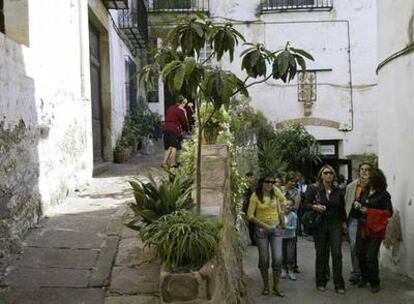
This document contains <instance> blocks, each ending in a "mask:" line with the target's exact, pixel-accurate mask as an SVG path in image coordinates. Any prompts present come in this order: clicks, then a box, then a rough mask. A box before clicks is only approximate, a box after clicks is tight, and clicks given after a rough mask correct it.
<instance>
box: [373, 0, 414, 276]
mask: <svg viewBox="0 0 414 304" xmlns="http://www.w3.org/2000/svg"><path fill="white" fill-rule="evenodd" d="M378 31H379V47H378V54H379V59H380V60H379V61H383V60H384V59H386V58H387V57H389V56H390V55H392V54H394V53H395V52H397V51H399V50H401V49H403V48H404V47H406V46H407V45H409V44H412V43H414V3H413V2H412V1H405V0H396V1H393V2H390V1H385V0H380V1H378ZM413 71H414V54H413V53H411V54H408V55H405V56H402V57H399V58H397V59H395V60H394V61H391V62H390V63H388V64H387V65H385V66H384V67H383V68H382V69H381V70H380V71H379V87H378V107H379V115H378V127H379V164H380V167H381V168H382V169H383V170H384V173H385V174H386V176H387V178H388V185H389V189H388V191H389V192H390V193H391V196H392V202H393V206H394V209H395V210H398V211H399V212H400V215H401V222H402V231H403V243H402V246H401V248H400V251H399V252H398V254H397V255H396V256H394V257H393V256H392V254H391V252H390V251H387V250H385V249H384V248H383V251H382V255H381V257H382V262H383V264H385V265H387V266H388V267H391V268H392V269H394V270H397V271H398V272H401V273H404V274H407V275H409V276H410V277H412V278H414V250H413V248H414V206H413V203H414V202H413V200H414V188H413V185H412V184H413V180H414V171H413V170H412V168H414V158H413V155H414V102H413V100H414V87H413V82H414V72H413Z"/></svg>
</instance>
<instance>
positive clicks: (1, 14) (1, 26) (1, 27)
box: [0, 0, 5, 33]
mask: <svg viewBox="0 0 414 304" xmlns="http://www.w3.org/2000/svg"><path fill="white" fill-rule="evenodd" d="M0 32H2V33H5V27H4V12H3V0H0Z"/></svg>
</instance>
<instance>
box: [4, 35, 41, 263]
mask: <svg viewBox="0 0 414 304" xmlns="http://www.w3.org/2000/svg"><path fill="white" fill-rule="evenodd" d="M27 56H28V49H27V48H26V47H24V46H22V45H20V44H18V43H16V42H14V41H13V40H11V39H9V38H7V37H6V36H5V35H3V34H2V33H0V257H2V256H6V255H8V254H10V253H13V252H16V251H18V250H19V248H20V241H21V240H22V238H23V236H24V235H25V233H26V232H27V231H28V230H29V228H31V227H33V226H34V225H35V224H36V223H37V222H38V221H39V217H40V215H41V212H42V211H41V204H40V193H39V186H38V184H39V155H38V142H39V138H40V136H41V134H40V133H41V132H40V131H39V130H38V125H37V124H38V123H37V121H38V119H37V116H38V115H37V109H36V99H35V83H34V80H33V79H32V78H31V77H30V76H29V75H28V71H27V68H26V64H25V58H26V57H27ZM26 59H27V58H26Z"/></svg>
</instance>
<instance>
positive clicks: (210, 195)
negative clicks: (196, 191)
mask: <svg viewBox="0 0 414 304" xmlns="http://www.w3.org/2000/svg"><path fill="white" fill-rule="evenodd" d="M229 176H230V153H229V150H228V147H227V146H226V145H220V144H216V145H203V146H202V148H201V214H203V215H207V216H214V217H218V218H219V219H221V218H222V213H223V204H224V200H225V184H226V180H227V179H228V177H229Z"/></svg>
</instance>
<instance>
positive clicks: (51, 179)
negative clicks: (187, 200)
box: [0, 0, 133, 255]
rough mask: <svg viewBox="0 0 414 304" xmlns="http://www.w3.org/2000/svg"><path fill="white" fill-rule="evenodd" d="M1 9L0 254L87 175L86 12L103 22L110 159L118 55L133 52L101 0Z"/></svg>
mask: <svg viewBox="0 0 414 304" xmlns="http://www.w3.org/2000/svg"><path fill="white" fill-rule="evenodd" d="M29 12H30V13H29ZM4 15H5V21H6V22H5V23H6V31H5V34H3V33H0V255H3V254H7V253H8V252H10V250H11V249H13V248H14V247H15V246H14V244H17V243H18V241H17V240H19V239H20V238H22V236H23V234H24V233H25V232H26V231H27V230H28V228H30V227H31V226H32V225H34V224H36V222H37V219H38V218H39V216H40V215H47V214H48V213H49V212H50V211H51V210H52V209H53V208H55V206H57V205H58V204H60V203H61V202H62V201H63V200H64V199H66V198H67V196H68V195H70V194H71V193H72V192H73V191H75V190H76V189H79V188H81V187H83V185H84V184H85V183H86V182H87V181H88V180H89V179H90V178H91V177H92V172H93V166H94V164H93V147H92V146H93V144H92V119H91V118H92V114H91V112H92V109H91V108H92V106H91V101H90V100H91V97H90V88H91V83H90V77H89V75H90V62H89V60H90V58H89V38H88V37H89V23H90V22H91V23H93V20H92V18H91V17H92V16H98V17H97V19H98V21H99V22H101V21H102V22H103V23H105V24H103V25H102V24H101V27H100V28H99V29H100V30H101V31H102V33H103V34H102V36H103V40H102V43H105V50H106V53H105V54H102V56H104V55H105V60H103V61H104V62H105V65H104V64H103V65H102V66H105V69H103V73H102V74H103V77H102V78H103V79H102V80H103V81H102V82H103V86H102V90H101V91H102V96H103V97H104V101H105V104H104V105H105V107H104V111H105V113H104V117H105V123H106V124H105V125H104V132H105V156H106V160H111V159H112V148H113V146H114V145H115V142H116V139H117V138H118V136H119V134H120V133H121V129H122V123H123V120H124V116H125V114H126V111H127V105H126V97H125V87H126V85H125V82H126V79H125V57H126V56H129V57H133V56H132V55H131V52H130V51H129V50H128V48H127V46H126V45H125V43H124V42H123V40H122V39H121V38H120V36H119V34H118V32H117V30H116V29H115V26H114V24H113V21H112V18H111V16H110V14H109V12H108V11H107V10H106V8H105V7H104V5H103V3H102V1H101V0H90V1H88V0H79V1H78V0H76V1H53V0H44V1H27V0H17V1H12V0H7V1H5V6H4ZM16 15H19V16H20V17H21V18H16ZM115 17H116V16H115ZM115 20H116V18H115Z"/></svg>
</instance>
